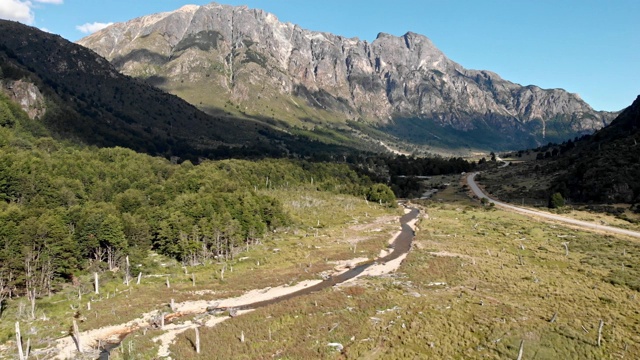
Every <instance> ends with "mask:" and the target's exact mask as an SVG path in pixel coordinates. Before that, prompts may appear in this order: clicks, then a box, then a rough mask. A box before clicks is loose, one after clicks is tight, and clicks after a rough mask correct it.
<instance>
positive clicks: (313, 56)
mask: <svg viewBox="0 0 640 360" xmlns="http://www.w3.org/2000/svg"><path fill="white" fill-rule="evenodd" d="M79 43H80V44H81V45H84V46H87V47H89V48H91V49H93V50H95V51H96V52H97V53H98V54H100V55H102V56H104V57H106V58H107V59H108V60H110V61H112V62H113V63H114V65H116V67H117V68H118V69H119V70H120V71H122V72H123V73H125V74H127V75H131V76H135V77H141V78H145V79H150V81H151V82H152V83H154V84H156V85H158V86H161V87H162V88H163V89H165V90H167V91H170V92H173V93H175V94H177V95H179V96H181V97H183V98H184V99H186V100H188V101H190V102H191V103H193V104H196V105H198V106H201V107H202V108H216V109H220V108H224V106H226V105H229V104H234V105H233V106H234V107H235V108H236V109H241V110H242V111H243V112H245V113H250V114H255V115H258V116H268V117H273V118H276V117H277V118H280V119H283V120H286V121H288V122H293V123H296V122H303V123H304V122H309V121H312V122H314V123H315V122H325V121H327V120H330V121H332V122H333V121H343V122H344V120H346V119H351V120H362V119H364V120H367V121H370V122H374V123H379V124H399V123H400V122H401V121H403V119H421V121H423V122H424V123H425V124H427V123H429V124H435V125H437V126H445V127H446V126H450V127H452V128H453V129H456V130H459V131H463V132H468V131H471V130H474V129H476V130H477V129H481V128H486V129H489V130H491V131H496V132H498V133H505V132H508V133H509V135H506V136H508V137H509V138H510V139H511V140H509V142H510V143H519V142H520V140H519V139H518V138H521V139H525V138H526V139H527V140H526V141H527V142H529V143H531V141H533V142H534V143H535V142H537V143H546V142H549V141H558V140H564V139H566V138H571V137H574V136H576V135H579V134H582V133H585V132H592V131H593V130H594V129H597V128H600V127H601V126H602V124H603V123H607V122H608V121H609V120H610V119H611V118H612V115H611V114H607V113H601V112H596V111H594V110H593V109H592V108H591V107H590V106H589V105H588V104H586V103H584V102H583V101H582V100H580V99H579V98H578V97H576V96H574V95H572V94H570V93H568V92H566V91H563V90H555V89H554V90H543V89H539V88H533V87H523V86H521V85H518V84H514V83H512V82H509V81H506V80H503V79H502V78H501V77H500V76H498V75H497V74H495V73H492V72H490V71H477V70H468V69H464V68H463V67H462V66H461V65H459V64H457V63H455V62H454V61H452V60H450V59H449V58H447V57H446V56H445V54H444V53H442V51H440V50H439V49H438V48H437V47H436V46H435V45H434V44H433V42H431V40H429V38H427V37H426V36H424V35H420V34H417V33H414V32H407V33H406V34H404V35H402V36H394V35H390V34H385V33H380V34H378V36H377V37H376V39H375V40H374V41H373V42H371V43H369V42H367V41H362V40H359V39H357V38H345V37H342V36H339V35H334V34H331V33H326V32H316V31H309V30H306V29H303V28H301V27H299V26H297V25H294V24H291V23H282V22H280V21H279V20H278V19H277V17H276V16H275V15H273V14H270V13H267V12H265V11H262V10H256V9H250V8H248V7H246V6H242V7H235V6H230V5H220V4H217V3H211V4H208V5H203V6H185V7H182V8H181V9H179V10H177V11H174V12H168V13H162V14H156V15H149V16H145V17H142V18H138V19H133V20H131V21H128V22H126V23H120V24H114V25H112V26H110V27H108V28H106V29H104V30H102V31H100V32H97V33H95V34H92V35H90V36H88V37H86V38H84V39H82V40H80V41H79ZM551 129H552V130H551ZM550 130H551V131H550ZM532 138H533V139H535V140H531V139H532ZM520 143H521V142H520ZM521 144H522V143H521ZM519 146H520V145H519Z"/></svg>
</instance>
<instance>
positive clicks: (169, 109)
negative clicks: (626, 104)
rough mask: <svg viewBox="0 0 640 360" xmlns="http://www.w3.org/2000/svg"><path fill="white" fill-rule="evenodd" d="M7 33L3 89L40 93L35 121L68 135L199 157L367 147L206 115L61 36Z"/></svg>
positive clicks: (0, 46) (10, 29)
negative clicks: (121, 71)
mask: <svg viewBox="0 0 640 360" xmlns="http://www.w3.org/2000/svg"><path fill="white" fill-rule="evenodd" d="M0 33H2V34H11V35H10V36H1V37H0V70H1V71H0V83H1V84H0V88H3V89H4V91H3V92H4V93H5V94H8V95H7V96H9V95H11V96H13V97H14V98H13V100H14V101H17V102H20V103H21V102H29V97H30V96H31V95H33V93H37V97H38V99H39V100H38V101H40V102H38V103H37V104H33V105H32V106H31V107H32V108H30V110H32V111H31V112H32V113H33V115H34V118H38V119H39V120H34V121H39V122H42V123H44V125H45V126H46V127H47V129H49V131H51V132H52V133H53V134H55V135H56V136H58V137H61V138H70V139H76V140H79V141H81V142H84V143H88V144H95V145H98V146H123V147H128V148H131V149H134V150H136V151H142V152H146V153H149V154H157V155H162V156H174V155H175V156H181V157H189V158H194V159H196V158H197V157H199V156H203V157H229V156H234V155H236V156H250V157H264V156H283V155H288V154H289V155H291V154H298V155H300V156H311V155H313V154H316V155H317V154H319V153H323V152H329V153H348V152H350V151H353V149H350V148H348V147H344V146H343V145H347V146H351V147H360V148H362V147H364V146H366V145H363V143H364V142H358V141H356V140H354V139H345V140H344V141H342V142H340V141H337V140H334V139H335V138H339V136H338V135H337V134H329V135H326V134H322V133H319V132H308V136H304V134H303V135H302V136H298V135H295V134H288V133H286V132H282V131H276V130H274V129H273V128H272V127H271V126H270V125H267V124H265V123H264V122H260V121H257V120H252V119H250V118H247V117H244V118H242V119H239V118H237V117H233V116H228V115H227V114H224V113H221V114H219V115H217V116H216V115H209V114H205V113H203V112H202V111H200V110H198V109H197V108H196V107H194V106H193V105H191V104H189V103H187V102H186V101H184V100H182V99H180V98H179V97H177V96H175V95H171V94H167V93H165V92H163V91H162V90H160V89H158V88H156V87H153V86H151V85H148V84H146V83H144V82H141V81H139V80H136V79H133V78H131V77H129V76H126V75H122V74H120V73H119V72H118V71H117V70H116V69H115V68H114V67H113V66H112V65H111V64H110V63H109V62H108V61H106V60H105V59H104V58H102V57H100V56H98V55H97V54H95V53H94V52H93V51H91V50H89V49H87V48H85V47H83V46H80V45H77V44H74V43H71V42H69V41H67V40H65V39H63V38H61V37H60V36H57V35H52V34H49V33H46V32H43V31H40V30H38V29H36V28H33V27H29V26H25V25H22V24H20V23H16V22H10V21H4V20H0ZM19 88H20V89H21V90H20V91H18V89H19ZM16 97H17V98H16ZM42 99H43V100H42ZM327 139H328V140H327ZM325 140H326V141H325ZM331 141H333V143H332V144H327V142H331Z"/></svg>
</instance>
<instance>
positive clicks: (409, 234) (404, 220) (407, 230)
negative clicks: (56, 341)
mask: <svg viewBox="0 0 640 360" xmlns="http://www.w3.org/2000/svg"><path fill="white" fill-rule="evenodd" d="M403 206H404V205H403ZM407 208H408V209H410V211H409V212H408V213H406V214H405V215H404V216H402V217H401V218H400V225H401V231H400V234H399V235H398V236H397V237H396V239H395V240H394V241H393V243H392V244H391V248H392V249H393V250H392V251H391V253H389V254H388V255H386V256H384V257H381V258H378V259H375V260H370V261H368V262H365V263H363V264H360V265H358V266H356V267H354V268H353V269H350V270H347V271H345V272H343V273H341V274H338V275H335V276H332V277H329V278H327V279H326V280H325V281H323V282H321V283H318V284H316V285H313V286H309V287H307V288H304V289H302V290H299V291H296V292H292V293H290V294H287V295H283V296H279V297H276V298H273V299H269V300H263V301H257V302H254V303H251V304H246V305H242V306H236V307H234V308H235V309H237V310H253V309H258V308H261V307H265V306H268V305H271V304H276V303H279V302H281V301H285V300H288V299H292V298H295V297H298V296H302V295H307V294H311V293H314V292H317V291H320V290H324V289H327V288H330V287H332V286H334V285H337V284H340V283H343V282H345V281H347V280H350V279H353V278H354V277H356V276H358V275H360V274H362V273H363V272H364V271H365V270H367V269H368V268H369V267H371V266H372V265H374V264H376V263H385V262H388V261H391V260H395V259H397V258H399V257H400V256H402V255H404V254H406V253H408V252H409V250H410V249H411V242H412V240H413V237H414V235H415V233H414V231H413V229H412V228H411V227H410V226H409V224H408V223H409V222H410V221H412V220H414V219H416V218H417V217H418V215H419V214H420V211H419V210H418V209H416V208H409V207H407ZM219 309H220V310H222V311H224V310H227V308H224V307H221V308H219ZM203 312H204V309H203ZM133 331H135V330H133ZM133 331H132V332H133ZM129 334H130V333H128V334H124V335H123V336H122V337H121V338H120V339H119V341H118V342H115V343H107V344H105V345H103V349H102V351H101V352H100V357H99V360H109V354H110V352H111V351H112V350H113V349H115V348H117V347H118V346H120V344H121V343H122V341H124V339H125V338H126V337H127V335H129Z"/></svg>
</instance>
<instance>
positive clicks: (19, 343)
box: [16, 321, 25, 360]
mask: <svg viewBox="0 0 640 360" xmlns="http://www.w3.org/2000/svg"><path fill="white" fill-rule="evenodd" d="M16 345H17V346H18V358H19V359H20V360H25V357H24V353H23V352H22V336H21V335H20V323H19V322H17V321H16Z"/></svg>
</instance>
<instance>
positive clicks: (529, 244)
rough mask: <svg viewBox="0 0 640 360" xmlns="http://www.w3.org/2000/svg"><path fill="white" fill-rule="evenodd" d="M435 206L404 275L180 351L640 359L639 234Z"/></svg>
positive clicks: (250, 319)
mask: <svg viewBox="0 0 640 360" xmlns="http://www.w3.org/2000/svg"><path fill="white" fill-rule="evenodd" d="M456 192H457V191H456V190H455V189H454V188H453V187H450V188H449V189H447V190H446V191H445V192H444V193H443V194H442V195H441V196H443V197H449V196H456ZM426 211H427V213H428V214H429V218H428V219H426V220H423V221H422V223H421V224H420V229H421V230H420V231H419V232H418V234H417V238H416V242H415V246H414V248H413V250H412V251H411V252H410V254H409V256H408V257H407V259H406V260H405V262H404V263H403V265H402V266H401V269H400V271H399V272H398V273H396V274H394V275H392V276H387V277H381V278H368V279H364V280H359V281H357V282H356V283H352V284H349V285H343V286H339V287H334V288H333V289H328V290H326V291H323V292H320V293H316V294H312V295H308V296H304V297H300V298H296V299H292V300H289V301H287V302H283V303H279V304H275V305H272V306H269V307H266V308H262V309H259V310H256V311H254V312H252V313H250V314H247V315H245V316H242V317H239V318H235V319H232V320H229V321H226V322H224V323H222V324H220V325H218V326H216V327H214V328H210V329H205V328H203V329H201V337H202V339H203V344H204V347H203V351H202V353H201V354H200V355H199V356H197V355H196V354H195V351H194V350H193V346H192V345H191V342H192V341H193V332H187V333H185V334H182V335H181V336H179V337H178V339H177V341H176V343H175V345H174V346H173V347H172V348H171V350H172V353H173V355H174V357H175V358H181V359H191V358H193V359H196V358H206V359H227V358H234V359H267V358H276V359H301V358H320V359H344V358H348V359H350V358H358V359H360V358H362V359H401V358H433V359H462V358H464V359H475V358H489V359H503V358H514V359H515V358H516V357H517V354H518V348H519V345H520V341H521V340H524V358H528V359H568V358H579V359H602V358H622V357H624V358H638V357H640V335H638V334H640V322H639V320H638V319H640V314H639V312H638V299H637V295H638V289H637V287H636V284H637V283H634V279H637V278H638V275H639V274H638V273H637V272H636V271H637V270H636V269H638V268H640V244H639V243H638V241H637V240H634V239H630V238H625V237H624V236H620V237H617V236H616V237H613V236H603V235H598V234H593V233H587V232H581V231H576V230H573V229H569V228H565V227H562V226H559V225H554V224H548V223H544V222H536V221H533V220H531V219H530V218H527V217H524V216H521V215H518V214H512V213H508V212H504V211H501V210H496V209H488V208H487V209H485V208H483V207H480V206H478V205H477V204H476V203H474V202H470V201H469V200H453V201H451V202H448V203H438V202H428V203H427V208H426ZM563 242H568V247H569V255H568V256H566V255H565V248H564V246H563V245H562V243H563ZM623 264H624V266H623ZM618 276H621V278H620V279H618ZM554 314H557V315H556V318H555V320H554V321H553V322H551V321H550V320H551V319H552V318H553V317H554ZM600 320H603V321H604V326H603V331H602V337H603V341H602V346H600V347H599V346H597V338H598V335H597V329H598V325H599V321H600ZM241 333H244V335H245V342H241V341H240V340H239V337H240V334H241ZM333 342H338V343H341V344H342V345H343V346H344V350H343V351H342V352H338V351H336V350H334V349H333V348H332V347H330V346H328V345H327V344H329V343H333Z"/></svg>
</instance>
